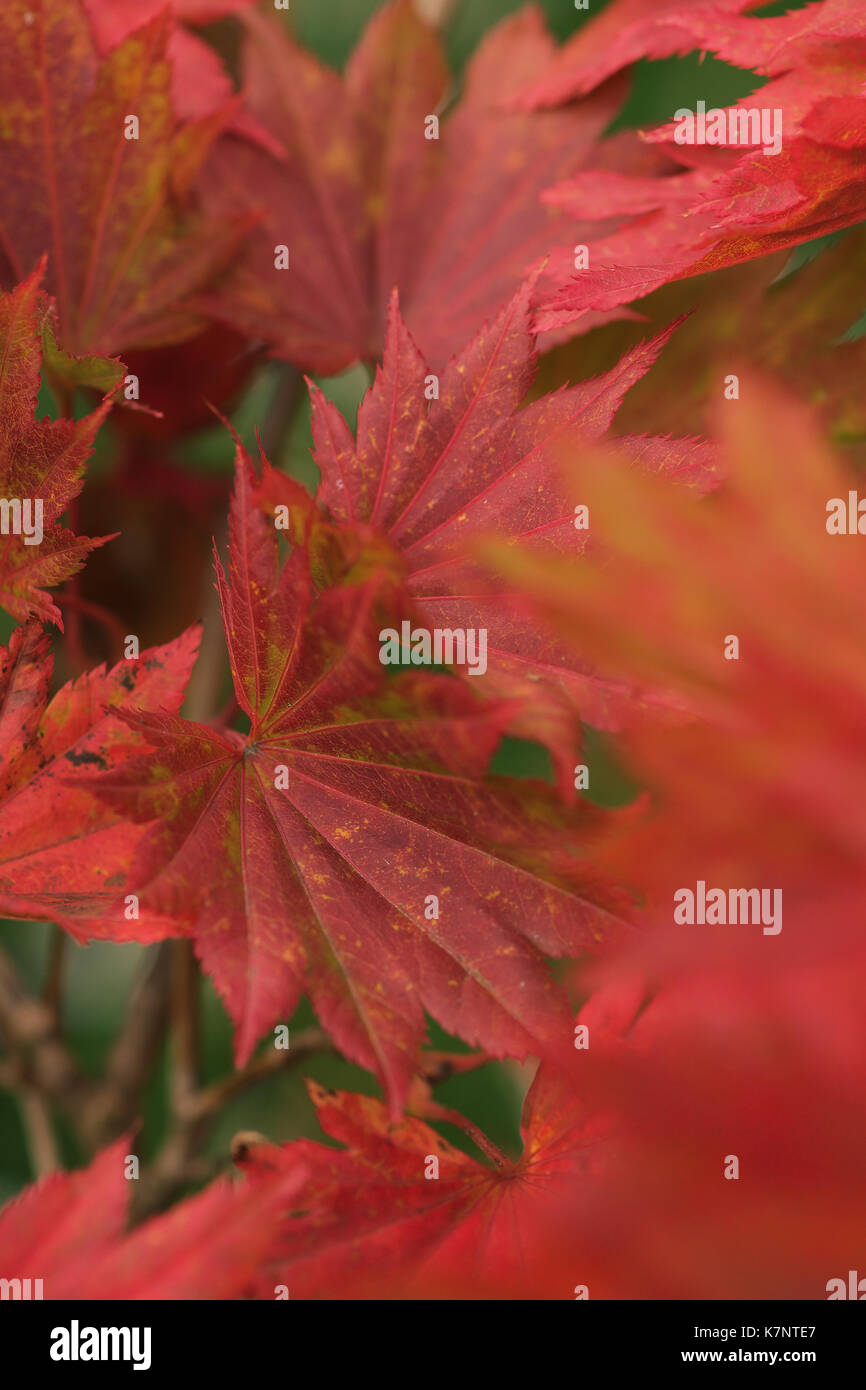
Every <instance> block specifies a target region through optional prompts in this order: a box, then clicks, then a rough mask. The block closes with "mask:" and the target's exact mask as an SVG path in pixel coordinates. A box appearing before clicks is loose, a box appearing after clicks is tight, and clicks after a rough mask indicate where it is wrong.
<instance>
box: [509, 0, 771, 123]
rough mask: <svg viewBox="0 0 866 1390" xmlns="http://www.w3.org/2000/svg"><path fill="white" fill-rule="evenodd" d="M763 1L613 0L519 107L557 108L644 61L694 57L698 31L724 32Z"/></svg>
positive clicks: (537, 79)
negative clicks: (692, 54) (743, 12)
mask: <svg viewBox="0 0 866 1390" xmlns="http://www.w3.org/2000/svg"><path fill="white" fill-rule="evenodd" d="M762 2H763V0H654V2H653V4H652V5H649V6H648V5H646V4H644V0H614V3H613V4H610V5H607V6H606V8H605V9H604V11H603V13H602V14H599V15H597V16H596V17H595V18H593V19H591V20H590V21H589V23H588V24H585V25H583V26H582V27H581V28H580V29H579V30H578V31H577V33H576V34H573V35H572V37H571V38H570V39H569V40H568V42H567V43H565V44H563V46H562V48H560V49H558V50H557V51H556V53H555V54H554V55H553V57H552V60H551V62H550V63H549V64H548V66H547V68H546V69H545V70H544V71H543V72H542V73H541V74H539V75H533V77H532V78H531V79H530V81H529V82H527V84H526V86H525V88H524V89H523V91H522V92H521V93H520V94H519V97H518V103H517V104H519V105H520V106H522V107H524V108H526V109H528V110H533V109H534V108H536V107H542V106H558V105H559V104H560V103H561V102H565V101H570V100H571V99H572V98H573V97H576V96H585V95H586V93H587V92H591V91H592V90H593V89H594V88H595V87H597V86H598V85H599V83H601V82H604V81H605V80H606V79H607V78H609V77H611V76H612V75H613V73H615V72H619V71H620V70H621V69H622V68H625V67H630V66H631V64H632V63H636V62H638V61H639V60H640V59H642V58H670V57H673V56H674V55H675V54H679V55H682V54H685V53H690V52H691V51H692V50H693V49H695V48H698V47H700V46H701V45H700V44H698V43H696V42H695V38H694V32H695V29H696V28H697V27H699V26H700V29H701V31H702V32H704V33H706V32H707V30H708V29H709V28H710V27H711V26H716V28H717V29H718V30H721V31H723V32H724V30H725V29H726V28H727V26H730V25H732V24H733V23H734V17H735V16H737V15H738V14H740V13H742V11H743V10H750V9H751V10H754V9H758V8H759V6H760V5H761V4H762ZM754 56H755V55H754V50H753V57H754ZM743 66H749V67H750V66H752V64H751V63H748V64H743Z"/></svg>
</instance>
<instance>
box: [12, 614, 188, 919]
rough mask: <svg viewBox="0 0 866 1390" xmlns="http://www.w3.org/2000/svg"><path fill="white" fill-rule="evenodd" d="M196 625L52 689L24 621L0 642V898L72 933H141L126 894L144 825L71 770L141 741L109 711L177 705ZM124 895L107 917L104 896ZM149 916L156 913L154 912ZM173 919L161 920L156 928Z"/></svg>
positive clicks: (136, 747)
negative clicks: (99, 797) (98, 796)
mask: <svg viewBox="0 0 866 1390" xmlns="http://www.w3.org/2000/svg"><path fill="white" fill-rule="evenodd" d="M197 647H198V633H197V631H195V630H191V631H190V632H188V633H186V634H185V635H184V636H182V637H179V638H178V639H177V640H176V641H174V642H171V643H169V644H168V645H167V646H165V647H155V648H152V649H150V650H147V651H143V652H142V653H141V655H140V657H139V658H138V659H137V660H129V661H126V660H124V661H120V662H118V664H117V665H116V666H115V667H113V668H112V669H111V670H109V671H107V670H106V669H105V667H98V668H97V669H95V670H93V671H89V672H87V674H86V675H83V676H79V677H78V679H77V680H74V681H69V682H68V684H67V685H65V686H63V688H62V689H61V690H60V691H58V693H57V694H56V695H55V696H54V697H53V699H50V700H49V698H48V690H49V685H50V681H51V670H52V663H51V655H50V649H49V643H48V639H47V637H46V635H45V634H44V633H43V632H42V631H41V629H40V628H39V626H38V624H37V623H35V622H30V623H28V624H26V625H25V626H24V627H20V628H17V629H16V631H15V632H13V634H12V638H11V640H10V643H9V646H8V648H5V647H4V648H0V910H2V912H3V914H4V915H5V916H7V917H23V918H36V919H41V918H49V919H54V920H57V921H59V922H61V923H62V925H63V926H65V927H66V928H67V929H68V930H71V931H73V932H74V933H75V934H76V935H78V936H82V937H83V936H86V935H110V936H111V937H112V938H114V939H123V940H130V939H132V940H143V939H146V933H145V931H144V929H143V927H141V926H140V924H139V921H138V919H137V917H134V916H132V915H131V913H130V911H128V910H126V909H129V907H130V904H129V903H126V904H125V905H124V902H123V889H124V882H123V873H124V870H125V869H128V867H129V862H130V858H131V855H132V852H133V849H134V847H135V844H136V841H137V839H138V838H139V836H140V831H139V828H138V827H136V826H134V825H131V824H129V823H128V822H125V821H123V820H121V819H120V818H119V817H118V816H116V815H114V814H113V813H112V812H111V811H110V809H109V808H108V807H107V806H105V805H104V804H102V803H100V802H98V801H96V800H95V799H94V798H93V797H92V796H91V795H89V794H88V793H87V792H86V790H84V789H83V788H82V787H81V786H80V785H78V784H77V783H76V778H75V775H74V774H75V773H76V771H77V770H84V771H87V770H88V769H90V770H92V769H95V768H109V767H111V766H112V765H113V764H114V763H115V761H117V760H122V759H123V758H124V757H126V756H128V755H129V754H130V753H131V752H134V751H140V750H141V748H142V746H143V743H142V739H141V737H140V735H139V734H137V733H135V732H134V731H133V730H131V729H130V728H129V727H128V725H126V724H123V723H121V722H120V721H119V720H118V719H117V718H115V717H114V715H115V714H116V712H117V710H118V709H120V708H121V707H122V706H123V705H124V704H126V703H128V702H130V701H132V702H134V703H135V704H136V706H137V707H138V708H144V709H166V710H173V709H178V708H179V706H180V702H181V700H182V698H183V692H184V689H185V686H186V682H187V679H188V677H189V673H190V670H191V668H192V663H193V660H194V659H195V653H196V649H197ZM114 904H119V906H118V908H117V911H116V913H115V914H114V916H113V917H112V918H111V919H110V921H109V925H108V928H107V929H106V925H105V921H104V919H105V918H106V914H107V911H108V907H109V905H114ZM151 925H153V924H151ZM173 930H174V928H173V924H172V923H170V922H164V923H162V924H160V932H159V934H160V935H167V934H169V933H170V932H172V931H173Z"/></svg>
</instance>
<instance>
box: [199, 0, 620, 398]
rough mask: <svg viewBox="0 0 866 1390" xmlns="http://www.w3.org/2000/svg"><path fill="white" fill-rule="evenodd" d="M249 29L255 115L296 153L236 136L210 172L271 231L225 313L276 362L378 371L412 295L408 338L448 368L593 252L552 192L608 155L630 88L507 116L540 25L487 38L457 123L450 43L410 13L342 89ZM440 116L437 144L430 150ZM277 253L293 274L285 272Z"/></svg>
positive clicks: (218, 306)
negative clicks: (502, 310) (489, 322)
mask: <svg viewBox="0 0 866 1390" xmlns="http://www.w3.org/2000/svg"><path fill="white" fill-rule="evenodd" d="M246 23H247V27H248V29H249V41H248V44H247V49H246V56H245V65H244V80H245V90H246V94H247V102H248V106H249V110H250V112H251V114H252V116H253V117H254V118H255V120H256V121H257V122H258V123H259V124H260V125H261V126H262V127H264V128H265V129H266V130H267V131H268V132H269V133H270V135H271V136H272V137H273V139H274V140H275V141H278V142H279V144H280V146H281V147H282V156H281V157H280V158H276V157H274V156H273V155H270V154H268V153H266V152H265V151H264V150H262V149H261V148H256V144H255V142H246V141H243V140H238V139H235V138H228V137H227V138H224V139H222V140H220V141H219V143H218V145H217V147H216V148H215V151H214V154H213V155H212V157H211V159H210V161H209V163H208V166H207V168H206V170H205V172H204V175H203V178H202V194H203V197H204V198H205V199H206V201H207V204H208V206H210V207H211V208H212V209H213V210H215V211H216V212H218V213H223V212H224V211H225V209H226V208H227V207H228V208H231V209H237V208H238V207H241V208H245V209H253V210H254V211H255V212H256V213H257V214H258V215H259V216H260V218H261V224H260V227H259V228H258V229H257V230H256V231H255V233H254V234H253V237H252V238H251V240H250V242H249V244H248V254H247V256H246V259H245V261H244V263H243V265H242V267H241V268H240V270H239V272H238V274H237V276H236V278H235V280H234V282H233V286H232V290H231V292H230V293H227V294H225V295H223V296H221V297H220V299H219V300H218V302H216V303H214V304H212V305H211V307H212V308H213V309H214V310H215V311H216V312H219V313H223V314H225V315H226V316H228V317H229V319H230V321H232V322H233V323H234V324H235V325H236V326H239V327H241V328H242V329H243V330H244V331H246V332H247V333H248V334H249V336H250V337H253V338H255V337H259V336H262V337H265V338H267V339H268V341H269V342H270V343H271V344H272V345H273V350H274V352H275V353H276V354H278V355H280V356H284V357H287V358H288V359H289V360H290V361H292V362H296V363H298V364H299V365H301V366H304V367H307V368H309V369H310V370H312V371H317V372H336V371H339V370H341V369H342V368H343V367H345V366H347V365H348V364H349V363H351V362H353V361H355V360H356V359H358V358H366V359H371V360H375V359H377V358H378V357H379V355H380V352H381V348H382V343H383V338H384V333H385V323H386V313H387V306H388V300H389V298H390V295H391V292H392V290H393V288H394V286H395V285H399V288H400V295H401V301H402V303H403V306H404V311H405V313H406V315H407V320H408V323H409V326H410V328H411V330H412V332H413V333H414V335H415V336H416V337H417V339H418V342H419V343H420V345H421V348H422V350H423V352H424V353H425V356H426V357H427V358H428V360H429V361H430V362H431V364H432V366H433V368H434V370H437V371H438V370H441V368H442V367H444V365H445V363H446V362H447V360H448V358H449V356H450V355H451V353H452V352H454V351H455V349H456V348H458V347H459V346H460V345H461V344H462V343H464V342H465V341H466V340H467V339H468V338H469V337H470V336H471V334H472V333H473V332H475V330H476V329H477V326H478V324H479V323H481V322H482V321H483V320H484V319H485V318H486V317H487V316H488V315H489V314H491V312H493V311H494V310H495V309H496V308H497V307H498V306H499V304H500V303H501V302H502V300H503V299H504V298H506V297H507V296H508V295H510V294H511V293H513V291H514V289H515V287H516V285H517V284H518V283H519V282H520V281H521V280H522V278H523V276H524V274H525V273H526V271H527V270H528V269H529V268H530V267H531V266H532V265H534V264H537V263H539V262H540V261H541V260H542V259H543V258H545V257H548V256H550V258H551V259H550V261H549V265H548V268H547V271H546V272H545V273H546V275H548V276H552V275H553V273H554V270H557V269H558V270H559V280H560V281H561V279H562V274H563V271H562V267H563V266H564V265H566V264H567V265H568V266H570V265H572V263H573V242H574V241H575V240H577V241H580V240H581V239H582V238H581V237H580V235H579V234H576V233H575V228H574V225H573V223H572V221H571V219H570V217H568V216H562V215H560V214H559V213H557V212H556V211H554V210H552V209H550V208H546V207H543V206H542V205H541V203H540V202H539V194H540V193H541V191H542V189H544V188H546V187H548V186H549V185H550V184H551V183H553V182H554V181H555V180H557V179H559V178H563V177H565V175H566V174H567V173H571V172H573V171H574V170H576V169H578V168H580V167H581V166H583V165H584V164H585V163H586V161H587V159H588V157H589V156H590V154H591V153H594V154H595V155H596V158H597V159H601V158H602V153H601V149H602V147H600V144H599V142H600V137H601V135H602V132H603V131H604V128H605V126H606V125H607V124H608V123H609V121H610V120H611V119H612V117H613V116H614V114H615V112H616V109H617V105H618V103H619V100H620V91H619V88H617V89H615V90H614V89H612V88H611V89H607V88H606V89H605V90H604V91H603V92H600V93H599V94H598V95H597V96H594V97H592V98H591V99H589V100H588V101H586V102H584V103H582V104H581V106H580V107H575V108H574V109H572V110H569V111H567V112H557V113H547V114H543V115H526V114H523V113H516V112H514V111H509V110H508V109H506V106H507V101H508V99H509V97H510V96H511V95H512V94H513V93H514V92H515V91H517V90H518V89H519V88H520V87H521V86H522V85H523V84H524V83H525V82H526V80H527V79H528V77H529V76H530V75H531V74H532V73H534V72H537V71H539V70H540V69H541V68H542V67H543V66H544V64H545V63H546V62H547V61H548V60H549V58H550V56H551V54H552V53H553V51H554V46H553V41H552V40H551V38H550V37H549V36H548V34H547V33H546V32H545V29H544V26H543V22H542V20H541V18H540V15H539V13H538V12H537V11H536V10H533V9H529V8H528V9H526V10H524V11H522V12H521V13H519V14H518V15H515V16H513V17H510V18H508V19H507V20H505V21H504V23H503V24H501V25H500V26H499V27H498V28H496V29H495V30H494V31H493V32H492V33H491V34H489V35H488V36H487V38H486V39H485V41H484V43H483V44H482V45H481V47H480V49H479V50H478V52H477V53H476V55H475V56H474V58H473V59H472V61H471V62H470V64H469V66H468V68H467V72H466V78H465V84H464V88H463V93H462V96H461V98H460V102H459V105H458V106H457V108H456V110H455V112H454V113H453V114H446V113H445V112H444V111H443V107H444V106H445V103H446V101H447V98H448V95H449V92H450V86H451V79H450V77H449V74H448V69H447V67H446V64H445V57H444V53H443V49H442V45H441V42H440V40H439V38H438V37H437V35H436V34H435V33H434V31H433V30H431V29H429V28H428V27H427V26H426V25H425V24H424V23H422V21H421V20H420V19H419V18H418V17H417V15H416V14H415V12H414V10H413V7H412V5H411V4H410V3H409V0H393V3H390V4H388V5H386V6H384V7H383V9H382V10H380V11H379V12H378V14H376V16H375V17H374V19H373V20H372V22H371V24H370V25H369V27H368V29H367V31H366V32H365V34H364V37H363V38H362V40H361V43H360V45H359V47H358V48H357V50H356V51H355V53H354V54H353V56H352V58H351V59H350V61H349V65H348V68H347V71H346V75H345V79H343V78H341V77H340V76H339V75H338V74H337V73H335V72H333V71H332V70H331V69H330V68H327V67H324V66H323V65H322V64H321V63H320V62H319V61H318V60H317V59H316V58H314V57H313V56H312V55H311V54H309V53H307V52H306V51H305V50H304V49H302V48H301V47H300V46H299V45H297V44H296V43H295V42H294V41H293V40H292V39H291V38H290V37H289V36H288V34H287V33H286V31H285V29H284V27H283V26H282V25H280V24H279V23H278V22H277V21H276V19H274V18H272V19H271V20H270V21H268V20H266V19H265V17H264V16H263V15H257V14H255V13H252V14H250V15H248V16H247V17H246ZM440 116H441V120H442V129H441V132H440V134H439V136H437V137H436V138H430V135H429V134H428V135H427V137H426V138H425V129H426V130H427V131H432V126H431V125H430V122H431V121H432V120H437V121H438V120H439V118H440ZM620 151H621V142H620V141H614V142H612V153H611V155H610V157H611V158H612V159H613V158H616V159H617V160H621V158H622V157H623V156H622V155H621V153H620ZM281 246H285V247H287V248H288V252H289V268H288V269H280V268H277V266H276V265H275V261H276V255H275V253H276V252H277V250H278V248H279V247H281ZM556 248H558V249H556ZM551 283H554V281H553V280H551Z"/></svg>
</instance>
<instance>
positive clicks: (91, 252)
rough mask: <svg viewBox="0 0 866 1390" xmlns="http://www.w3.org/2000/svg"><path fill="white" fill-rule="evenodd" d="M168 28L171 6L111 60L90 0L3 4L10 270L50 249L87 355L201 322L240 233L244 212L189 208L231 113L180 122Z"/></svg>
mask: <svg viewBox="0 0 866 1390" xmlns="http://www.w3.org/2000/svg"><path fill="white" fill-rule="evenodd" d="M171 33H172V20H171V15H170V13H168V12H165V13H163V14H162V15H161V16H160V17H158V18H157V19H154V20H153V21H152V22H151V23H150V24H148V25H146V26H145V27H144V28H142V29H139V30H138V31H137V32H136V33H135V34H133V35H132V37H130V38H129V39H128V40H127V41H126V42H125V43H123V44H121V45H120V46H119V47H118V48H116V49H114V50H113V51H112V52H111V53H110V54H109V56H108V57H107V58H105V59H104V60H103V59H100V56H99V53H98V50H97V47H96V42H95V39H94V37H93V35H92V33H91V28H90V24H89V22H88V19H87V15H86V13H85V10H84V7H83V0H33V2H32V3H31V0H8V3H6V4H4V5H3V7H2V10H0V87H2V89H3V91H4V92H5V93H6V97H7V99H6V104H5V110H4V125H3V139H2V142H0V180H2V184H3V207H2V211H0V281H3V282H5V283H6V284H9V283H14V282H16V281H18V280H21V279H23V278H24V276H25V275H26V274H27V273H28V272H29V271H31V270H32V269H33V267H34V265H35V264H36V263H37V262H38V261H39V259H40V258H41V256H42V255H43V254H44V253H45V252H48V255H49V262H48V282H47V284H48V289H49V290H50V292H51V293H52V294H53V295H55V296H56V299H57V304H58V309H59V314H60V325H61V331H62V335H63V340H64V342H65V344H66V346H67V348H68V349H69V350H70V351H73V352H76V353H81V352H85V351H98V352H102V353H109V354H110V353H113V352H115V351H117V350H119V349H121V348H123V347H127V346H145V345H152V344H155V343H161V342H166V341H175V340H177V339H179V338H182V337H184V336H185V335H187V334H189V333H191V332H193V331H194V329H195V328H196V327H197V326H199V324H200V322H201V319H200V317H197V316H196V314H195V313H194V312H193V310H192V309H191V308H190V307H189V304H188V301H189V299H190V296H191V295H192V294H193V292H194V291H197V290H199V289H201V288H202V287H203V286H204V285H205V284H206V283H207V282H208V281H209V280H210V279H211V278H212V277H213V276H214V274H215V273H216V271H217V270H219V269H221V268H222V267H223V266H224V265H225V264H226V262H227V261H228V260H229V258H230V256H231V254H232V251H233V250H234V249H235V247H236V245H237V242H238V239H239V235H240V229H239V227H238V225H237V224H236V223H235V224H232V225H229V224H228V223H225V222H222V221H220V220H214V219H209V221H208V223H207V224H206V225H205V223H204V222H203V221H202V220H201V219H200V218H199V217H198V216H197V215H196V214H195V213H194V211H192V210H191V208H190V206H189V199H188V191H189V186H190V182H191V180H192V179H193V178H194V176H195V173H196V171H197V169H198V167H199V165H200V164H201V161H202V159H203V158H204V156H205V154H206V151H207V149H208V146H209V145H210V143H211V141H212V139H213V137H214V135H215V134H216V131H217V129H218V128H219V124H220V119H221V118H219V117H213V118H211V119H209V120H207V121H202V122H198V123H188V124H186V125H181V124H179V123H178V122H177V120H176V119H175V116H174V114H173V111H172V106H171V99H170V92H169V88H170V81H171V68H170V64H169V62H168V61H167V58H166V52H167V45H168V43H169V40H170V37H171ZM130 116H133V117H135V118H136V119H137V121H138V129H137V131H133V128H132V126H131V125H129V123H128V121H127V118H128V117H130ZM130 133H132V137H133V138H128V135H129V134H130ZM135 136H137V138H135Z"/></svg>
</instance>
